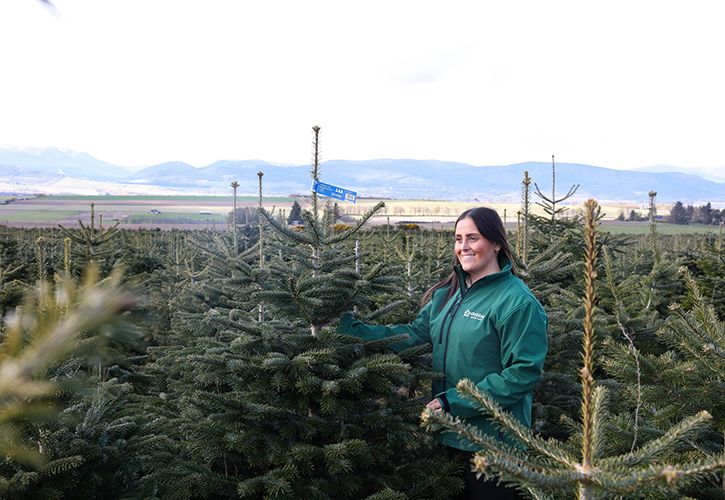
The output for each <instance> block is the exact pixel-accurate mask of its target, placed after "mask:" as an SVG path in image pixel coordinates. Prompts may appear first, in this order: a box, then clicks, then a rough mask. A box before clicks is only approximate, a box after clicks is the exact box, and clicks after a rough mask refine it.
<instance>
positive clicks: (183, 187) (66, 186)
mask: <svg viewBox="0 0 725 500" xmlns="http://www.w3.org/2000/svg"><path fill="white" fill-rule="evenodd" d="M662 168H667V167H662ZM671 169H672V170H676V167H671ZM260 171H261V172H264V177H263V180H264V193H265V195H269V196H272V195H281V196H285V195H289V194H296V193H299V194H302V193H307V192H309V189H310V185H311V179H310V166H309V165H278V164H273V163H269V162H265V161H263V160H243V161H237V160H220V161H217V162H214V163H212V164H211V165H208V166H205V167H200V168H197V167H194V166H192V165H189V164H188V163H183V162H169V163H162V164H160V165H154V166H150V167H147V168H143V169H141V170H138V171H136V172H131V171H129V170H127V169H124V168H122V167H119V166H117V165H113V164H111V163H108V162H105V161H101V160H98V159H96V158H93V157H92V156H90V155H88V154H86V153H79V152H74V151H67V150H59V149H52V148H51V149H18V148H0V192H4V193H13V194H19V193H26V194H33V193H46V194H115V195H118V194H128V195H132V194H136V195H139V194H154V195H158V194H185V195H201V194H230V192H231V188H230V186H229V184H230V183H231V182H232V181H234V180H236V181H237V182H239V188H238V191H237V192H238V194H239V195H256V194H257V193H258V176H257V172H260ZM320 171H321V175H320V180H321V181H323V182H326V183H328V184H333V185H336V186H340V187H344V188H346V189H349V190H353V191H356V192H357V193H358V196H362V197H384V198H406V199H439V200H440V199H446V200H469V199H470V200H472V199H476V198H478V199H481V200H491V201H518V200H519V199H520V192H521V181H522V179H523V174H524V171H527V172H528V173H529V177H530V178H531V179H532V185H531V189H532V191H533V190H535V189H536V187H539V188H540V189H541V191H542V192H543V193H544V194H545V195H547V196H551V184H552V164H551V162H526V163H517V164H513V165H505V166H474V165H469V164H465V163H455V162H446V161H438V160H405V159H395V160H394V159H379V160H365V161H348V160H329V161H326V162H323V163H322V164H321V166H320ZM574 185H578V186H579V188H578V190H577V191H576V195H575V198H578V199H585V198H597V199H599V200H617V201H633V202H639V203H644V202H646V200H647V194H648V192H649V191H656V192H657V199H658V201H660V202H668V201H677V200H679V201H682V202H683V203H704V202H708V201H709V202H714V203H717V202H725V183H724V182H715V181H712V180H708V179H704V178H703V177H701V176H698V175H693V174H688V173H683V172H652V171H648V170H645V169H642V170H615V169H609V168H604V167H598V166H592V165H584V164H575V163H557V164H556V188H557V195H558V196H561V195H562V194H563V193H565V192H566V191H567V190H568V189H569V188H570V187H571V186H574Z"/></svg>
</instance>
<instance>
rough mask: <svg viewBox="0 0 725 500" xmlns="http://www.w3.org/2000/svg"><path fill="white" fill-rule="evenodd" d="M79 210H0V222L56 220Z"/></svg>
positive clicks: (65, 217)
mask: <svg viewBox="0 0 725 500" xmlns="http://www.w3.org/2000/svg"><path fill="white" fill-rule="evenodd" d="M80 213H81V212H80V211H79V210H6V211H1V212H0V223H2V222H56V221H59V220H62V219H67V218H69V217H75V216H78V215H80Z"/></svg>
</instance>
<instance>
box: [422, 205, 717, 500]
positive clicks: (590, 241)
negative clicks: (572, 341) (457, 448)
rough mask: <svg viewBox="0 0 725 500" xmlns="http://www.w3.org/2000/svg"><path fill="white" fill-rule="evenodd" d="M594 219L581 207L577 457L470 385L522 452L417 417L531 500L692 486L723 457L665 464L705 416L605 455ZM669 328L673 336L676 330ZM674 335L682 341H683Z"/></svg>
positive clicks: (428, 415) (430, 416) (449, 422)
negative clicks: (456, 440) (467, 443)
mask: <svg viewBox="0 0 725 500" xmlns="http://www.w3.org/2000/svg"><path fill="white" fill-rule="evenodd" d="M597 215H598V206H597V204H596V202H594V201H593V200H590V201H589V202H588V203H587V213H586V231H585V242H586V254H585V260H584V262H585V272H584V299H583V307H584V318H583V341H582V342H583V344H582V345H583V348H582V351H583V352H582V360H583V366H582V368H581V370H580V373H579V376H580V380H581V388H582V396H581V420H580V421H581V424H580V425H579V426H578V431H577V432H576V433H575V434H574V438H576V441H577V442H578V443H579V449H580V450H579V456H578V457H577V454H576V451H575V449H573V448H572V447H571V446H568V445H567V443H561V442H558V441H556V440H554V439H543V438H541V437H539V436H538V435H536V434H535V433H533V432H531V431H530V430H529V429H527V428H525V427H524V426H522V425H521V424H520V423H519V422H518V421H517V420H516V419H514V418H513V417H511V416H510V415H509V414H507V413H506V412H505V411H503V409H501V408H500V406H499V405H498V404H497V403H496V402H495V401H493V400H492V399H491V398H490V397H489V396H488V395H487V394H485V393H484V392H481V391H479V390H478V389H477V388H476V387H475V385H474V384H473V383H472V382H471V381H468V380H463V381H461V382H460V383H459V384H458V390H459V392H461V394H463V395H464V396H465V397H467V398H469V399H470V400H471V401H473V402H475V403H477V404H478V405H479V407H480V408H481V411H482V412H483V413H488V414H490V415H491V416H492V418H493V419H494V420H495V421H496V422H497V423H498V424H499V425H501V427H502V429H504V430H505V432H507V433H510V434H511V435H513V436H515V437H516V438H518V439H519V440H520V441H521V442H522V443H524V444H525V445H526V447H527V448H528V451H523V450H521V449H518V448H513V447H510V446H507V445H506V444H504V443H503V442H502V441H498V440H494V439H492V438H490V437H488V436H485V435H482V434H481V433H480V432H479V431H478V430H477V429H476V428H473V427H471V426H468V425H465V424H463V423H462V422H461V421H460V420H459V419H457V418H454V417H452V416H450V415H448V414H446V413H444V412H440V411H431V410H428V409H426V410H425V411H424V412H423V417H422V419H423V424H424V426H426V427H428V428H432V427H435V426H444V427H445V428H447V429H450V430H454V431H456V432H458V433H460V434H461V435H464V436H466V437H467V438H468V439H470V440H471V441H473V442H475V443H477V444H478V445H480V446H481V448H482V450H481V451H480V452H478V453H476V456H475V458H474V461H473V469H474V470H475V471H477V472H479V473H481V474H483V475H484V476H485V477H488V478H491V477H492V474H497V475H498V476H499V477H500V478H501V479H502V480H504V481H512V482H515V483H516V484H519V485H521V486H522V487H523V488H525V489H526V491H527V492H528V493H529V494H530V495H532V496H534V497H536V498H559V497H561V496H562V495H566V496H571V495H572V494H574V493H575V492H576V493H577V494H578V497H579V498H593V497H595V496H601V495H602V494H609V495H628V494H633V493H636V494H637V495H640V494H642V493H644V492H652V493H655V494H656V493H657V492H662V493H665V492H667V491H671V490H672V489H673V488H674V487H676V486H680V487H683V486H684V487H687V486H690V485H692V484H698V483H699V482H700V481H702V480H703V479H706V478H707V477H709V476H710V475H711V474H712V473H713V472H714V471H717V470H722V469H723V468H725V454H723V453H722V450H721V451H720V453H719V454H715V455H706V456H704V457H698V458H695V459H692V460H689V461H688V460H687V457H685V461H680V460H674V459H673V460H671V461H668V460H666V458H672V457H671V456H670V457H667V453H668V452H672V451H673V450H675V449H677V447H678V446H680V445H683V444H685V443H687V441H689V440H690V439H692V438H693V437H694V436H697V434H698V433H699V432H701V431H703V430H705V429H706V424H707V423H708V422H709V421H710V420H712V416H711V415H710V414H709V413H708V412H707V411H700V412H699V413H697V414H695V415H692V416H688V417H686V418H684V419H683V420H680V421H679V422H678V423H675V424H674V425H672V426H671V427H669V428H668V429H667V430H666V431H665V432H664V433H663V434H662V435H661V436H659V437H657V438H655V439H653V440H650V441H649V442H647V443H646V444H642V445H639V446H638V447H636V448H634V447H633V449H632V451H629V452H625V453H618V454H613V455H609V454H608V453H607V451H608V450H607V439H606V430H607V427H608V425H609V417H610V412H609V409H608V405H609V401H608V395H607V392H608V391H607V389H606V388H605V387H604V386H597V385H596V384H595V382H594V373H595V371H594V363H595V358H594V345H595V337H594V309H595V294H596V292H595V278H596V276H597V271H596V254H597V243H596V237H597V234H596V219H597ZM700 316H701V317H702V318H704V317H707V320H708V321H710V320H713V316H712V314H706V313H700ZM689 319H691V318H688V320H689ZM675 329H676V330H679V328H678V327H676V328H675ZM683 329H684V327H683ZM721 330H722V328H721V326H720V329H719V331H718V328H717V327H715V328H714V330H713V331H711V332H710V333H709V334H708V340H712V338H711V337H710V335H712V336H714V337H718V336H719V338H720V339H722V336H723V333H722V331H721ZM676 337H677V338H678V339H679V340H680V341H681V340H682V339H681V336H676ZM696 343H697V342H696ZM698 344H700V343H698ZM705 345H708V346H709V345H710V344H709V343H706V344H705ZM716 350H717V347H716V346H713V351H716ZM718 375H720V374H718ZM678 415H681V414H679V413H678ZM678 420H679V418H678ZM663 456H664V457H665V459H664V460H662V458H663Z"/></svg>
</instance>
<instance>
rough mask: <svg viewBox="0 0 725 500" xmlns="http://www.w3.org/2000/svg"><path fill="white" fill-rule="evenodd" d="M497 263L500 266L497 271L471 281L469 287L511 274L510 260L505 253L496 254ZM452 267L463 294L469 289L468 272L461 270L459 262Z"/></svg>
mask: <svg viewBox="0 0 725 500" xmlns="http://www.w3.org/2000/svg"><path fill="white" fill-rule="evenodd" d="M498 265H499V267H500V268H501V270H500V271H499V272H497V273H493V274H489V275H486V276H484V277H483V278H481V279H480V280H478V281H476V282H475V283H473V284H472V285H471V288H473V287H474V286H480V285H483V284H484V283H490V282H491V281H495V280H497V279H499V278H501V277H503V276H506V275H508V274H511V272H512V271H511V269H512V265H511V261H510V260H509V259H508V258H507V257H506V256H505V255H503V254H501V255H499V256H498ZM454 269H455V271H456V274H457V275H458V287H459V289H460V290H461V295H465V293H466V292H467V291H468V290H469V289H468V288H466V278H467V277H468V273H467V272H466V271H464V270H463V268H462V267H461V265H460V264H456V266H455V267H454ZM479 284H480V285H479Z"/></svg>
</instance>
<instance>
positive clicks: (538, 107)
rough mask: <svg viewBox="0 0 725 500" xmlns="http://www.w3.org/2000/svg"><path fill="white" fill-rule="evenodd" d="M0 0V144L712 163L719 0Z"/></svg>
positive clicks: (723, 49) (720, 122)
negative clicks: (316, 135) (315, 140)
mask: <svg viewBox="0 0 725 500" xmlns="http://www.w3.org/2000/svg"><path fill="white" fill-rule="evenodd" d="M54 4H55V6H56V9H55V10H56V11H57V12H56V13H55V14H54V13H53V11H52V10H50V9H47V8H46V7H44V4H43V3H42V2H40V1H38V0H1V1H0V144H5V145H15V146H40V147H46V146H53V147H60V148H67V149H72V150H76V151H83V152H87V153H90V154H91V155H93V156H95V157H97V158H99V159H102V160H106V161H109V162H112V163H115V164H118V165H122V166H127V167H133V166H148V165H153V164H156V163H161V162H164V161H173V160H178V161H186V162H188V163H191V164H193V165H195V166H204V165H207V164H209V163H211V162H213V161H216V160H219V159H251V158H259V159H263V160H267V161H272V162H281V163H295V164H304V163H308V162H309V160H310V157H311V139H312V133H311V127H312V126H313V125H315V124H319V125H320V126H321V127H322V138H321V145H322V149H321V152H322V159H323V160H330V159H350V160H362V159H373V158H419V159H438V160H447V161H461V162H465V163H470V164H474V165H505V164H510V163H517V162H522V161H549V160H550V158H551V155H552V154H556V158H557V161H559V162H576V163H589V164H593V165H599V166H604V167H611V168H636V167H642V166H649V165H658V164H668V165H677V166H681V167H710V168H722V169H725V148H724V147H723V144H724V139H725V29H724V28H723V20H724V19H725V3H724V2H722V1H721V0H713V1H698V0H694V1H691V2H684V1H680V0H678V1H670V0H654V1H650V0H628V1H619V0H609V1H607V2H588V1H582V0H575V1H559V0H548V1H542V0H527V1H515V0H514V1H508V2H507V1H500V0H499V1H488V0H478V1H456V0H451V1H448V2H443V1H440V0H436V1H427V0H364V1H345V0H330V1H320V0H278V1H275V0H255V1H251V0H250V1H246V0H207V1H202V0H168V1H167V0H54Z"/></svg>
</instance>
